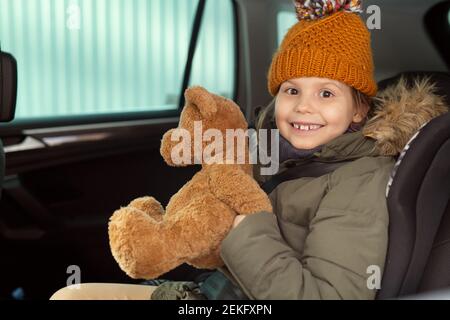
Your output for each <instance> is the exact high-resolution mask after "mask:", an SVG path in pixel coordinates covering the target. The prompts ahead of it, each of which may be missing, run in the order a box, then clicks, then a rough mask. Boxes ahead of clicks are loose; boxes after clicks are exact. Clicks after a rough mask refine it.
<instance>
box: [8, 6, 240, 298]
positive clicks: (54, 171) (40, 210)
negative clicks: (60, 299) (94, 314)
mask: <svg viewBox="0 0 450 320" xmlns="http://www.w3.org/2000/svg"><path fill="white" fill-rule="evenodd" d="M0 8H1V9H0V41H1V44H2V49H3V50H4V51H6V52H9V53H11V54H12V55H13V56H14V57H15V58H16V60H17V63H18V98H17V107H16V118H15V119H14V121H12V122H10V123H7V124H2V125H0V139H1V140H2V141H3V143H4V146H5V154H6V168H5V173H6V174H5V181H4V184H3V195H2V199H1V201H0V252H1V260H0V284H1V285H0V299H11V298H16V299H33V298H39V299H47V298H48V297H49V296H50V295H51V293H52V292H54V291H55V290H57V289H58V288H61V287H63V286H65V285H67V284H71V283H72V282H73V281H76V280H78V281H81V282H90V281H95V282H111V281H113V282H130V279H129V278H128V277H127V276H126V275H125V274H124V273H123V272H122V271H121V270H120V269H119V267H118V265H117V263H116V262H115V261H114V259H113V257H112V255H111V253H110V249H109V243H108V235H107V222H108V218H109V217H110V216H111V214H112V213H113V212H114V210H116V209H118V208H119V207H120V206H125V205H127V204H128V203H129V202H130V201H131V200H133V199H134V198H137V197H140V196H144V195H151V196H153V197H155V198H156V199H158V200H159V201H160V202H161V203H162V204H163V205H165V204H166V203H167V202H168V200H169V198H170V196H171V195H173V194H174V193H175V192H176V191H177V190H178V189H179V188H180V187H181V186H182V185H183V184H184V183H185V182H186V181H188V180H189V179H190V177H192V175H193V174H194V173H195V172H196V171H197V170H198V169H199V168H198V167H197V166H190V167H185V168H172V167H169V166H167V165H166V164H165V163H164V161H163V159H162V157H161V156H160V154H159V147H160V141H161V137H162V135H163V134H164V132H166V131H167V130H168V129H170V128H173V127H176V126H177V123H178V117H179V113H180V109H181V108H182V106H183V105H184V99H183V92H184V90H185V89H186V88H187V87H188V86H190V85H193V84H199V85H202V86H205V87H206V88H207V89H209V90H210V91H212V92H215V93H218V94H220V95H223V96H226V97H229V98H235V97H236V93H237V92H236V86H237V81H236V77H237V71H236V70H237V67H236V63H237V59H236V54H237V46H236V32H235V31H236V23H235V18H236V15H235V13H236V12H235V3H234V2H233V1H204V0H135V1H122V0H96V1H83V0H79V1H70V2H67V1H51V0H41V1H23V0H14V1H12V0H0ZM186 272H188V273H189V272H194V271H192V270H191V269H190V268H188V267H187V266H182V267H181V268H179V269H176V270H174V271H173V272H171V273H170V274H168V275H167V277H169V278H174V279H176V278H179V277H181V274H183V277H186ZM188 276H189V274H188ZM71 281H72V282H71Z"/></svg>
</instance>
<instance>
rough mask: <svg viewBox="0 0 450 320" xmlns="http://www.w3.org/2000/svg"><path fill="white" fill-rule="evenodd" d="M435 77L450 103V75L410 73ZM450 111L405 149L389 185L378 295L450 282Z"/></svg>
mask: <svg viewBox="0 0 450 320" xmlns="http://www.w3.org/2000/svg"><path fill="white" fill-rule="evenodd" d="M400 76H404V77H405V78H406V79H407V80H408V81H409V83H411V81H413V79H415V78H420V77H430V78H431V80H432V81H433V82H435V83H436V93H437V94H439V95H441V96H443V97H444V99H445V101H446V103H447V105H448V106H450V74H449V73H442V72H406V73H402V74H399V75H397V76H395V77H393V78H390V79H387V80H384V81H382V82H381V83H380V84H379V87H380V89H383V88H385V87H387V86H389V85H390V84H392V83H394V82H396V81H398V79H399V77H400ZM449 159H450V113H448V114H444V115H441V116H439V117H437V118H434V119H433V120H431V121H430V122H428V123H427V124H425V125H424V126H422V128H421V129H419V131H418V132H417V133H416V135H415V136H414V137H412V138H411V140H410V141H409V142H408V144H407V145H406V146H405V148H404V149H403V152H402V153H401V154H400V156H399V157H398V161H397V163H396V165H395V167H394V170H393V171H392V174H391V179H390V182H389V184H388V187H387V191H386V192H387V206H388V210H389V219H390V221H389V244H388V251H387V258H386V264H385V267H384V272H383V278H382V282H381V288H380V290H379V291H378V293H377V299H393V298H399V297H402V296H412V295H415V294H418V293H421V292H424V291H430V290H437V289H442V288H445V287H450V272H449V270H450V203H449V197H450V161H449Z"/></svg>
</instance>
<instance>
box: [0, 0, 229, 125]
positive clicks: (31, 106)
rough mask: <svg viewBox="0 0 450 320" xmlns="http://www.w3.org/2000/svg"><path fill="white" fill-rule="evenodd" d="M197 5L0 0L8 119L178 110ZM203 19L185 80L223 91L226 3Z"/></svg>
mask: <svg viewBox="0 0 450 320" xmlns="http://www.w3.org/2000/svg"><path fill="white" fill-rule="evenodd" d="M198 2H199V1H198V0H133V1H124V0H95V1H89V0H72V1H54V0H40V1H36V0H14V1H13V0H0V8H1V10H0V40H1V45H2V49H3V50H4V51H7V52H10V53H12V54H13V55H14V56H15V57H16V59H17V61H18V65H19V70H18V72H19V75H18V78H19V80H18V81H19V83H18V88H19V90H18V99H17V108H16V119H24V118H26V119H29V118H40V117H58V116H71V115H94V114H111V113H121V112H135V111H161V110H173V109H176V108H178V99H179V95H180V92H181V86H182V80H183V74H184V69H185V66H186V60H187V55H188V48H189V43H190V40H191V30H192V26H193V22H194V17H195V13H196V9H197V5H198ZM203 22H204V23H203V26H202V29H201V31H200V33H201V35H200V39H199V43H198V47H197V51H196V55H195V58H194V59H195V61H194V67H193V69H192V72H193V73H192V76H191V83H196V84H201V85H205V86H207V87H209V88H211V90H214V91H218V92H221V93H224V94H226V95H228V96H231V94H232V88H233V81H232V80H233V78H234V75H233V74H234V69H235V68H234V65H233V64H234V61H233V57H234V53H233V45H234V43H233V39H234V34H233V33H232V32H231V33H230V32H229V29H230V28H232V26H233V23H234V20H233V19H232V10H231V1H208V5H207V8H206V11H205V16H204V19H203ZM205 28H207V29H205ZM217 44H219V48H216V47H215V46H216V45H217Z"/></svg>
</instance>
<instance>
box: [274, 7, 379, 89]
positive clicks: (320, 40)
mask: <svg viewBox="0 0 450 320" xmlns="http://www.w3.org/2000/svg"><path fill="white" fill-rule="evenodd" d="M294 2H295V6H296V11H297V18H298V19H299V22H297V23H296V24H295V25H294V26H293V27H292V28H291V29H289V31H288V33H287V34H286V36H285V37H284V39H283V42H282V43H281V46H280V47H279V48H278V51H277V53H276V54H275V55H274V57H273V60H272V64H271V66H270V69H269V73H268V80H269V81H268V88H269V92H270V93H271V95H272V96H275V95H276V94H277V92H278V89H279V88H280V85H281V84H282V83H283V82H284V81H286V80H289V79H292V78H299V77H321V78H329V79H333V80H338V81H341V82H344V83H346V84H347V85H349V86H351V87H353V88H355V89H357V90H359V91H360V92H362V93H365V94H366V95H368V96H374V95H375V94H376V92H377V84H376V81H375V79H374V77H373V70H374V66H373V58H372V50H371V46H370V33H369V31H368V30H367V28H366V26H365V24H364V22H363V21H362V19H361V17H360V16H359V15H358V14H357V13H359V12H361V11H362V10H361V1H360V0H296V1H294Z"/></svg>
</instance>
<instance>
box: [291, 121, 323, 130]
mask: <svg viewBox="0 0 450 320" xmlns="http://www.w3.org/2000/svg"><path fill="white" fill-rule="evenodd" d="M291 126H292V127H293V128H294V129H296V130H300V131H316V130H319V129H320V128H322V127H323V125H320V124H299V123H295V122H293V123H291Z"/></svg>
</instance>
